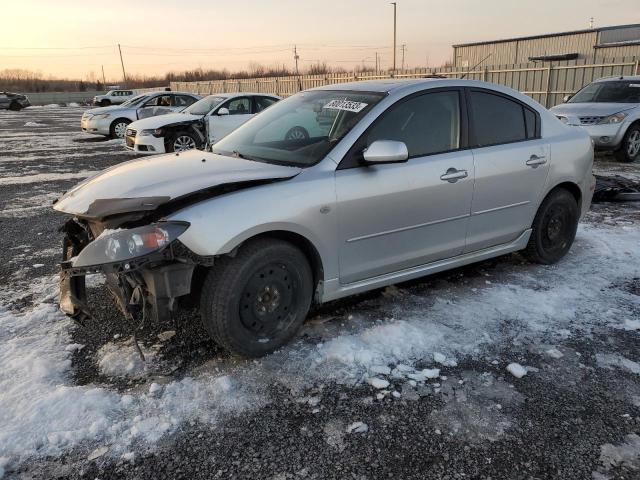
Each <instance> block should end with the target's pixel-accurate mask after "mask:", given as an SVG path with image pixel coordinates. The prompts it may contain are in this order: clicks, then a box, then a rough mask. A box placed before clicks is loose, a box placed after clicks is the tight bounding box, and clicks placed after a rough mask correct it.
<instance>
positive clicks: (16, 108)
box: [9, 101, 22, 112]
mask: <svg viewBox="0 0 640 480" xmlns="http://www.w3.org/2000/svg"><path fill="white" fill-rule="evenodd" d="M21 109H22V105H20V104H19V103H18V102H15V101H13V102H11V104H10V105H9V110H12V111H14V112H18V111H20V110H21Z"/></svg>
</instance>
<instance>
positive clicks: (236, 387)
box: [0, 226, 640, 462]
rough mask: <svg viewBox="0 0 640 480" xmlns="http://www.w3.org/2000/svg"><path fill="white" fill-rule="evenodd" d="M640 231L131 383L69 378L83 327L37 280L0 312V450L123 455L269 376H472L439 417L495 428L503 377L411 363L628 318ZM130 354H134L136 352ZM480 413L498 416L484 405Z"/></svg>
mask: <svg viewBox="0 0 640 480" xmlns="http://www.w3.org/2000/svg"><path fill="white" fill-rule="evenodd" d="M639 241H640V229H638V228H637V227H621V228H618V229H615V230H614V229H609V228H600V227H593V226H582V227H581V228H580V230H579V233H578V238H577V242H576V245H575V246H574V248H573V250H572V251H571V253H570V254H569V256H568V257H567V259H566V260H564V261H563V262H561V263H559V264H558V265H556V266H551V267H542V266H533V265H529V264H523V265H521V266H520V267H517V268H516V269H512V270H511V273H510V274H509V275H508V276H507V278H506V279H504V280H502V281H501V282H497V281H494V282H492V283H491V284H490V285H486V286H485V287H484V288H482V289H479V290H476V291H473V290H472V289H469V288H468V287H467V286H465V285H462V284H461V285H457V286H453V287H452V288H451V291H450V292H447V293H446V294H445V293H444V292H442V291H440V292H439V293H438V294H437V295H436V296H434V297H432V298H431V297H430V296H429V295H426V296H415V297H414V296H413V295H411V294H409V293H404V292H403V295H402V298H401V299H400V300H398V299H395V298H392V299H390V300H386V301H389V302H390V309H391V311H392V312H393V316H392V318H379V319H377V320H373V321H371V320H368V321H367V320H362V319H360V321H359V320H358V318H357V316H356V318H354V319H353V321H354V324H355V325H357V327H356V331H355V332H354V333H345V332H343V331H340V330H337V331H333V332H330V333H329V334H328V336H327V338H325V339H324V341H322V342H321V343H319V344H317V345H307V344H303V343H302V342H298V343H296V344H293V345H291V346H289V347H286V348H284V349H283V350H281V351H279V352H276V353H275V354H273V355H270V356H268V357H266V358H264V359H262V360H259V361H255V362H246V363H245V362H240V363H239V364H234V363H233V362H226V363H221V362H217V361H215V360H212V361H211V362H210V364H209V365H205V366H204V367H202V368H200V369H199V370H198V371H195V372H193V373H192V375H191V376H188V377H186V378H183V379H180V380H174V379H171V377H163V380H162V382H158V381H155V380H154V381H153V383H151V385H149V384H148V383H147V384H145V385H144V386H143V387H140V388H139V389H137V390H134V391H133V392H129V393H126V394H124V393H118V392H115V391H112V390H109V389H108V388H105V387H99V386H75V385H73V383H72V381H71V380H70V377H71V372H70V370H71V360H70V358H71V352H72V351H73V350H74V349H75V348H79V347H78V346H73V345H72V341H71V338H70V335H69V332H70V329H71V328H74V327H72V324H71V322H70V321H69V320H68V319H67V318H66V317H64V316H63V315H62V314H61V313H59V312H58V310H57V308H56V306H55V303H54V299H55V291H56V287H55V281H56V279H55V277H49V282H48V284H46V285H41V286H40V289H41V291H45V292H46V295H44V296H43V297H42V298H40V299H39V301H37V302H35V304H34V306H33V307H32V308H31V309H29V310H27V311H24V312H21V313H16V312H12V311H9V310H8V309H6V308H3V309H2V310H0V364H1V365H3V369H2V371H0V392H1V393H0V421H1V422H2V424H3V429H2V430H1V431H0V457H7V458H10V459H11V460H10V461H11V462H13V461H18V460H19V459H20V458H23V459H24V458H25V457H26V456H29V455H56V454H60V453H61V452H62V451H64V449H66V448H69V447H72V446H74V445H79V444H83V445H93V446H94V447H95V448H97V447H99V446H107V447H108V448H109V451H110V452H111V453H112V454H117V455H120V454H122V453H124V452H125V451H126V450H127V448H129V447H130V446H131V444H132V443H134V442H143V443H145V444H153V443H154V442H155V441H157V440H158V439H159V438H160V437H162V436H163V435H164V434H165V433H167V432H170V431H173V430H175V429H177V428H178V427H179V426H180V425H181V424H182V423H183V422H189V421H192V420H195V419H197V420H199V421H204V422H215V421H216V420H217V419H219V418H220V416H221V415H222V416H224V415H228V414H235V413H239V412H242V411H246V410H249V409H253V408H258V407H259V406H261V405H264V404H265V403H267V402H268V401H269V398H268V393H267V392H268V389H269V386H270V385H272V384H281V385H284V386H286V387H288V388H290V390H291V391H292V393H293V394H297V393H295V392H298V393H302V392H303V391H304V390H305V389H306V388H310V387H311V386H313V385H318V384H325V383H328V382H330V381H335V382H338V383H341V384H344V385H359V384H364V383H365V382H366V381H367V378H372V377H376V378H378V379H380V380H384V381H385V382H388V383H389V384H390V383H393V384H394V385H400V390H401V391H399V392H395V391H394V393H397V396H399V397H402V398H410V397H411V396H412V395H416V393H415V391H414V389H427V390H428V391H430V392H433V393H439V392H440V391H441V390H443V389H449V390H451V389H452V388H453V386H455V385H457V384H458V383H460V382H462V384H469V385H473V384H474V382H476V385H475V387H474V388H473V389H471V388H470V389H464V390H462V391H461V392H462V393H456V394H455V395H454V396H453V398H455V401H452V402H450V404H447V405H448V406H445V408H444V409H443V411H441V412H440V413H434V419H435V420H437V422H438V425H441V428H442V429H445V428H450V429H452V430H455V429H456V428H462V426H464V429H465V430H467V431H469V433H470V434H473V433H474V431H476V434H479V435H485V436H488V437H490V438H491V437H492V436H499V435H501V434H502V432H504V431H505V430H506V429H508V428H509V425H510V422H509V420H508V418H507V417H506V416H505V415H504V414H503V413H502V412H501V406H500V405H502V404H503V403H508V402H514V401H515V402H517V401H518V399H517V396H515V394H514V392H513V391H512V390H511V389H510V388H509V386H508V385H506V384H504V382H501V381H499V380H498V379H494V378H486V377H485V378H478V376H477V374H476V375H475V376H465V375H464V373H461V374H460V378H459V379H458V378H452V377H449V378H447V377H446V376H443V375H441V374H440V372H439V371H437V373H435V372H434V373H435V375H439V377H438V378H433V377H434V376H435V375H432V374H431V373H429V372H432V371H433V369H426V370H427V373H428V374H425V373H424V369H420V368H416V362H418V361H420V360H424V359H428V361H429V360H430V361H431V362H432V366H435V365H436V360H435V359H436V358H437V359H438V360H442V357H441V355H442V356H444V358H445V359H450V360H456V359H457V360H460V359H462V358H463V357H471V358H477V359H482V358H483V351H484V349H485V348H487V347H490V346H499V345H500V344H503V343H504V342H508V343H509V344H510V345H511V346H513V347H516V348H517V347H518V346H521V347H524V346H526V345H529V344H531V343H534V342H540V343H542V342H553V340H554V339H555V340H557V339H558V338H566V337H567V335H570V334H576V335H588V334H589V333H590V332H591V331H592V330H593V329H602V328H613V327H617V326H619V324H620V322H621V321H624V320H631V319H632V318H633V316H634V314H635V313H634V308H636V309H637V308H638V298H637V296H634V295H632V294H631V293H627V292H626V291H625V290H624V289H610V288H608V287H609V286H610V285H611V284H612V283H616V282H618V281H619V280H620V279H628V278H633V277H634V276H635V277H637V276H638V275H639V274H640V262H639V257H640V252H638V250H637V245H638V242H639ZM400 291H402V290H400ZM5 300H6V299H5ZM614 305H615V306H614ZM569 332H571V333H569ZM70 345H71V346H70ZM109 345H110V346H109ZM114 348H115V350H113V349H114ZM118 348H120V347H114V346H113V344H108V346H107V347H105V349H103V351H101V353H100V354H99V356H98V358H97V359H96V361H98V362H101V367H102V368H103V370H104V371H105V372H106V371H109V369H113V370H112V373H115V374H125V375H127V374H128V373H129V372H127V370H129V367H130V365H129V363H124V364H121V365H118V366H114V365H115V364H114V363H112V362H111V361H107V360H105V359H107V358H109V355H110V354H111V353H114V352H115V351H120V352H121V353H122V351H121V350H118ZM544 348H548V347H544ZM131 351H133V350H132V349H130V352H129V353H128V354H127V355H129V357H128V358H129V359H130V361H131V362H134V363H135V360H133V357H131ZM434 354H437V355H434ZM599 358H600V360H599V361H602V362H604V363H603V366H607V367H609V366H612V365H613V366H615V367H618V366H620V365H621V366H623V367H625V366H626V368H629V365H628V364H627V363H625V362H624V360H617V359H611V358H609V357H606V356H605V357H599ZM112 359H113V358H112ZM603 359H604V360H603ZM505 360H506V361H505V364H504V367H506V364H507V363H508V360H509V359H505ZM559 361H562V360H559ZM384 367H387V369H385V368H384ZM136 368H137V367H136V366H135V365H133V367H131V370H132V371H135V370H136ZM450 368H454V367H450ZM633 368H635V367H633ZM421 375H422V376H421ZM529 375H535V372H534V373H530V374H529ZM526 378H528V377H526ZM150 381H151V379H150ZM482 385H485V387H484V390H483V389H482V388H481V387H482ZM377 386H378V387H379V388H384V387H382V385H377ZM474 391H480V392H483V393H482V400H481V399H480V398H479V397H478V398H477V399H476V401H471V400H473V398H471V397H472V396H473V394H472V393H469V392H474ZM465 392H467V393H465ZM490 392H493V393H490ZM496 392H497V393H496ZM460 395H463V397H464V398H460ZM492 395H493V397H492ZM496 395H498V396H500V397H501V398H494V397H495V396H496ZM394 396H396V395H394ZM485 410H486V411H487V412H491V413H487V414H486V415H484V414H482V412H485ZM442 412H445V413H442ZM485 413H486V412H485Z"/></svg>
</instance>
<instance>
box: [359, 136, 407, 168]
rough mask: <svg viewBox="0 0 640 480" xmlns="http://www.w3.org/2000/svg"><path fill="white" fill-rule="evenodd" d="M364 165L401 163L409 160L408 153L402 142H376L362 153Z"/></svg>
mask: <svg viewBox="0 0 640 480" xmlns="http://www.w3.org/2000/svg"><path fill="white" fill-rule="evenodd" d="M362 156H363V159H364V160H363V162H362V163H364V164H365V165H379V164H385V163H401V162H406V161H407V160H408V159H409V151H408V150H407V146H406V145H405V144H404V142H397V141H395V140H376V141H375V142H373V143H372V144H371V145H369V147H368V148H366V149H365V150H364V152H362Z"/></svg>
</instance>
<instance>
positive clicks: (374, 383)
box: [368, 377, 389, 389]
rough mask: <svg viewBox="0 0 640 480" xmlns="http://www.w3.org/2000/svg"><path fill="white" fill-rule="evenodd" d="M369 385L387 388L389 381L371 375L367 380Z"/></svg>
mask: <svg viewBox="0 0 640 480" xmlns="http://www.w3.org/2000/svg"><path fill="white" fill-rule="evenodd" d="M368 382H369V385H371V386H372V387H373V388H378V389H381V388H387V387H388V386H389V381H388V380H384V379H382V378H378V377H372V378H370V379H369V380H368Z"/></svg>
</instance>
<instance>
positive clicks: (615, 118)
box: [598, 112, 629, 125]
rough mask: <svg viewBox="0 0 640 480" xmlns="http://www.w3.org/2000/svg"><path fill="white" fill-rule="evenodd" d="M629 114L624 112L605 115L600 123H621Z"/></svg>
mask: <svg viewBox="0 0 640 480" xmlns="http://www.w3.org/2000/svg"><path fill="white" fill-rule="evenodd" d="M628 115H629V114H628V113H624V112H618V113H614V114H613V115H609V116H608V117H604V118H603V119H602V120H600V121H599V122H598V124H600V125H609V124H612V123H621V122H622V121H623V120H624V119H625V118H627V116H628Z"/></svg>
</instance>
